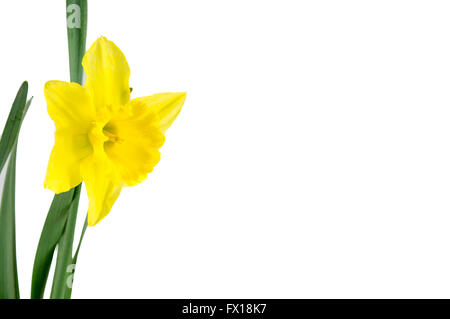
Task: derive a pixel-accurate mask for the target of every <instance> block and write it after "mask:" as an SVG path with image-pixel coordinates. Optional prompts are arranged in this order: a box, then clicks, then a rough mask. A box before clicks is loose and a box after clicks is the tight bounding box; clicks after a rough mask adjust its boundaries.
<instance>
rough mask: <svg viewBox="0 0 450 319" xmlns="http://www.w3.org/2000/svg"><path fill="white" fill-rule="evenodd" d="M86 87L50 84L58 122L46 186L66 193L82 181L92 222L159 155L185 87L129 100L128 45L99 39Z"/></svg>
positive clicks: (88, 62)
mask: <svg viewBox="0 0 450 319" xmlns="http://www.w3.org/2000/svg"><path fill="white" fill-rule="evenodd" d="M82 64H83V68H84V71H85V72H86V83H85V85H84V87H82V86H80V85H78V84H77V83H68V82H63V81H49V82H47V83H46V84H45V89H44V93H45V99H46V100H47V110H48V113H49V115H50V117H51V118H52V120H53V121H54V123H55V126H56V132H55V145H54V147H53V150H52V153H51V155H50V160H49V163H48V168H47V174H46V177H45V183H44V185H45V187H46V188H49V189H51V190H52V191H54V192H55V193H57V194H58V193H62V192H66V191H68V190H70V189H71V188H73V187H75V186H77V185H78V184H80V183H81V182H84V183H85V185H86V189H87V194H88V198H89V211H88V224H89V226H93V225H95V224H97V223H98V222H99V221H100V220H102V219H103V218H104V217H105V216H106V215H107V214H108V213H109V212H110V210H111V207H112V205H113V204H114V202H115V201H116V199H117V197H118V196H119V194H120V191H121V190H122V188H123V187H124V186H133V185H136V184H137V183H140V182H142V181H143V180H144V179H145V178H146V177H147V174H148V173H150V172H151V171H152V170H153V167H154V166H155V165H156V164H157V163H158V161H159V159H160V153H159V150H158V149H159V148H160V147H161V146H162V145H163V143H164V134H163V133H164V132H165V131H166V130H167V129H168V128H169V127H170V125H171V124H172V122H173V121H174V120H175V118H176V117H177V115H178V113H179V112H180V110H181V107H182V106H183V103H184V100H185V98H186V93H159V94H154V95H151V96H147V97H141V98H136V99H133V100H130V88H129V86H128V79H129V76H130V69H129V67H128V63H127V60H126V59H125V56H124V55H123V53H122V51H120V49H119V48H118V47H117V46H116V45H115V44H114V43H113V42H111V41H109V40H107V39H106V38H105V37H101V38H99V39H98V40H97V41H95V43H94V44H93V45H92V47H91V48H90V49H89V50H88V51H87V52H86V54H85V56H84V58H83V63H82Z"/></svg>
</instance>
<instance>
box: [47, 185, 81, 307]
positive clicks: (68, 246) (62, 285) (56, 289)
mask: <svg viewBox="0 0 450 319" xmlns="http://www.w3.org/2000/svg"><path fill="white" fill-rule="evenodd" d="M80 189H81V187H76V188H75V193H74V200H73V201H72V204H71V205H70V208H69V216H68V217H67V223H66V227H65V228H64V233H63V234H62V236H61V238H60V239H59V243H58V258H57V259H56V266H55V275H54V277H53V286H52V292H51V295H50V298H52V299H64V298H65V297H66V294H67V290H68V289H69V288H70V287H72V284H71V282H68V279H70V278H69V276H71V273H72V270H71V266H72V265H73V264H72V247H73V237H74V233H75V224H76V222H77V212H78V201H79V198H80Z"/></svg>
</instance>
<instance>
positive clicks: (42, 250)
mask: <svg viewBox="0 0 450 319" xmlns="http://www.w3.org/2000/svg"><path fill="white" fill-rule="evenodd" d="M74 194H75V189H74V188H73V189H71V190H70V191H68V192H65V193H61V194H58V195H55V197H54V198H53V202H52V205H51V206H50V209H49V211H48V215H47V219H46V220H45V224H44V228H43V229H42V233H41V238H40V239H39V244H38V248H37V251H36V257H35V259H34V267H33V276H32V282H31V298H43V297H44V291H45V284H46V283H47V278H48V273H49V271H50V265H51V263H52V259H53V254H54V252H55V248H56V245H57V244H58V242H59V240H60V238H61V236H62V234H63V233H64V228H65V226H66V222H67V217H68V216H69V208H70V206H71V205H72V202H73V200H74Z"/></svg>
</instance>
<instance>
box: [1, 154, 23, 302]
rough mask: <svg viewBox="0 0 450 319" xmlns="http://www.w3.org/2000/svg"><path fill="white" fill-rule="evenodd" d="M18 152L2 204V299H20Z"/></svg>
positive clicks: (10, 167) (8, 170) (11, 163)
mask: <svg viewBox="0 0 450 319" xmlns="http://www.w3.org/2000/svg"><path fill="white" fill-rule="evenodd" d="M16 151H17V146H14V147H13V150H12V152H11V156H10V158H9V163H8V166H7V168H6V178H5V183H4V184H3V194H2V197H1V203H0V225H1V228H2V229H1V232H0V241H1V249H0V298H1V299H5V298H8V299H19V298H20V294H19V279H18V276H17V261H16V221H15V183H16V177H15V175H16Z"/></svg>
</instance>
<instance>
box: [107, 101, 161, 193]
mask: <svg viewBox="0 0 450 319" xmlns="http://www.w3.org/2000/svg"><path fill="white" fill-rule="evenodd" d="M158 120H159V118H158V116H157V115H156V114H155V113H154V112H153V110H152V109H151V108H149V107H148V106H147V105H145V104H144V103H142V102H139V101H136V100H133V101H131V102H130V103H128V104H127V105H126V106H125V107H123V108H122V109H121V111H120V112H119V113H117V114H116V116H115V117H113V118H112V119H111V121H110V122H109V123H108V124H107V125H106V126H105V127H104V129H103V132H104V134H106V135H107V136H108V137H109V141H108V142H106V143H105V146H104V149H105V152H106V154H107V156H108V157H109V159H110V160H111V161H112V163H113V165H114V166H115V168H116V170H117V171H118V172H119V174H120V178H121V179H122V180H123V181H124V182H125V183H126V185H127V186H133V185H136V184H137V183H140V182H142V181H143V180H144V179H145V178H146V177H147V174H148V173H150V172H151V171H152V170H153V167H154V166H155V165H156V164H157V163H158V162H159V159H160V153H159V151H158V148H160V147H161V146H162V145H163V143H164V135H163V134H162V132H161V130H160V128H159V125H158Z"/></svg>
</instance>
